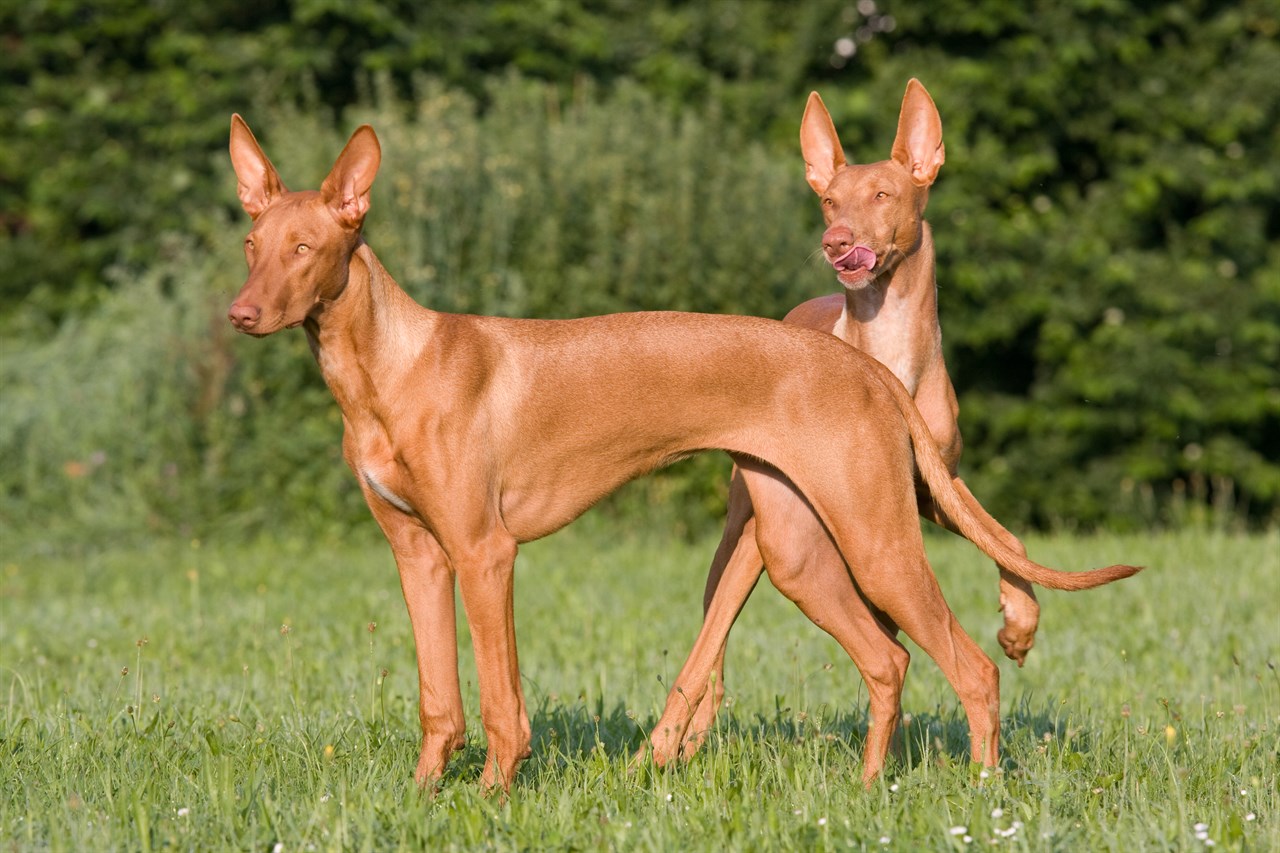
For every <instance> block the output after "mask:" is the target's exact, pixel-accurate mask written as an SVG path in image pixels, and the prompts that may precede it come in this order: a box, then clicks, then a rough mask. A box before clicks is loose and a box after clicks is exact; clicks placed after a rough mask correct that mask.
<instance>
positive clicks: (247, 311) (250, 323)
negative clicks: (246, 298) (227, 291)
mask: <svg viewBox="0 0 1280 853" xmlns="http://www.w3.org/2000/svg"><path fill="white" fill-rule="evenodd" d="M261 317H262V309H261V308H259V307H258V306H256V305H245V304H243V303H240V302H234V303H232V305H231V309H230V310H229V311H227V319H229V320H230V321H231V325H233V326H235V327H236V328H237V329H239V330H240V331H242V332H247V331H248V330H250V329H252V328H253V327H254V326H256V325H258V320H259V319H260V318H261Z"/></svg>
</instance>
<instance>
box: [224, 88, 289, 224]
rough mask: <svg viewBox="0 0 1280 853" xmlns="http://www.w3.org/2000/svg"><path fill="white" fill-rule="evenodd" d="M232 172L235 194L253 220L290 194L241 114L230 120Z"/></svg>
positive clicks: (234, 115)
mask: <svg viewBox="0 0 1280 853" xmlns="http://www.w3.org/2000/svg"><path fill="white" fill-rule="evenodd" d="M231 168H233V169H235V172H236V192H237V194H238V195H239V196H240V204H241V205H242V206H243V207H244V212H245V213H247V214H249V217H250V218H251V219H257V218H258V217H259V216H261V215H262V212H263V211H264V210H266V209H267V208H268V207H270V206H271V203H272V202H273V201H275V200H276V199H277V198H279V197H280V196H282V195H284V194H285V193H286V192H288V190H286V189H285V186H284V182H282V181H281V180H280V174H279V173H278V172H277V171H276V167H275V166H273V165H271V161H270V160H268V159H267V155H266V154H263V153H262V146H261V145H259V144H258V140H257V139H255V138H254V137H253V131H251V130H250V129H249V125H247V124H245V121H244V119H242V118H240V114H239V113H236V114H233V115H232V116H231Z"/></svg>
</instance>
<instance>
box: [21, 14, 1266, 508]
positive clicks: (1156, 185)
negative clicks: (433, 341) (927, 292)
mask: <svg viewBox="0 0 1280 853" xmlns="http://www.w3.org/2000/svg"><path fill="white" fill-rule="evenodd" d="M0 47H2V48H3V49H0V269H3V270H4V272H5V275H4V276H3V277H0V329H2V330H3V349H0V378H2V379H3V387H4V389H5V390H4V394H5V401H4V405H3V406H0V410H3V412H2V413H0V514H3V515H4V516H12V519H13V520H14V521H15V522H17V521H32V520H35V519H39V518H40V517H41V514H42V513H44V512H47V511H51V510H52V509H53V508H55V507H64V506H66V505H67V504H68V502H70V503H71V504H73V505H76V506H81V507H83V508H84V512H83V513H82V514H81V515H78V516H76V517H77V518H80V519H81V520H84V519H86V518H89V517H90V516H91V515H92V512H93V511H96V510H93V509H92V508H93V507H98V508H100V507H101V506H103V505H104V502H115V503H113V504H112V505H116V504H117V503H118V504H119V505H121V506H124V507H137V506H143V507H144V509H143V510H140V511H129V510H126V511H122V512H121V513H120V519H123V520H120V521H118V522H115V521H113V522H112V524H115V525H117V526H121V525H125V526H127V524H128V523H129V522H128V519H129V518H131V517H135V516H137V515H139V514H142V515H145V516H146V521H147V523H148V524H150V525H151V526H159V527H170V526H174V525H187V524H191V523H194V522H193V520H194V519H207V518H214V517H217V516H219V515H220V514H226V513H241V512H245V511H248V508H249V507H252V506H257V505H260V503H261V501H260V498H261V495H262V494H263V493H264V492H265V491H270V492H271V493H273V494H278V495H281V496H282V497H281V500H282V501H283V502H284V504H285V506H284V507H282V509H283V511H285V512H286V513H287V514H289V515H290V516H291V517H293V518H301V519H304V520H305V519H306V518H307V517H308V516H309V515H312V514H313V508H314V514H320V513H321V511H322V510H323V512H325V513H330V514H331V513H335V512H336V513H338V514H343V513H346V512H348V511H349V512H350V514H351V517H360V510H359V507H358V500H356V499H355V496H354V494H353V493H352V492H351V491H350V487H349V485H343V483H345V482H346V481H345V480H344V479H343V476H342V475H341V471H339V470H337V467H338V461H337V458H336V451H335V446H336V445H335V440H336V439H335V429H336V426H337V425H336V423H335V422H333V421H332V418H331V406H329V404H328V403H327V401H326V400H325V398H324V393H323V388H322V387H321V386H319V384H318V382H317V381H316V380H315V377H314V372H308V370H309V366H308V365H306V364H305V361H306V355H305V347H304V346H302V345H301V344H300V343H299V342H297V341H293V342H291V343H280V342H277V341H273V342H270V343H266V344H262V345H259V346H257V347H256V348H255V347H250V348H246V347H244V346H241V344H243V343H244V342H240V341H231V340H229V339H228V338H227V337H226V332H225V329H224V328H222V325H221V321H220V318H219V314H220V311H221V310H222V308H221V307H220V306H221V304H222V302H224V301H225V297H226V295H227V290H228V289H234V287H235V286H236V278H237V276H238V275H239V269H238V268H236V267H235V264H237V263H238V261H237V260H236V258H235V255H234V246H235V237H234V235H235V234H236V233H237V229H239V228H240V224H239V220H240V213H239V211H238V208H237V207H236V205H235V199H234V192H233V186H232V185H231V184H230V183H229V180H228V168H227V163H226V155H225V145H226V132H227V130H226V129H227V117H228V115H229V114H230V113H231V112H232V111H240V112H243V113H245V114H246V115H248V116H250V119H251V122H252V123H254V125H255V128H261V129H263V131H264V133H265V135H266V137H267V141H268V145H269V148H272V150H273V151H279V152H280V154H279V158H280V162H281V163H282V164H284V167H285V170H286V177H288V176H289V175H293V174H296V175H297V178H296V180H297V181H299V182H303V181H311V180H315V179H317V178H318V174H315V173H317V172H319V171H320V170H323V169H324V168H325V167H326V166H327V164H328V161H329V160H330V159H331V157H332V156H333V152H334V151H335V150H336V147H335V146H338V145H340V144H341V141H342V138H343V136H344V131H347V130H350V128H351V127H352V126H353V125H354V123H355V122H357V121H361V120H368V119H371V118H372V119H374V120H376V122H377V123H378V125H379V131H380V133H383V132H385V133H386V134H389V135H390V138H391V139H393V140H394V142H395V147H391V146H389V147H388V161H387V169H386V170H385V174H384V176H383V178H382V179H381V181H380V186H379V188H378V192H379V193H381V195H380V196H379V197H378V199H377V205H378V206H376V207H375V227H378V228H381V229H382V233H381V242H380V243H379V245H380V247H381V250H382V251H383V253H384V255H385V256H386V258H385V259H386V260H387V262H388V265H389V266H391V267H392V268H393V269H395V270H396V271H397V273H398V274H399V275H400V277H401V278H402V280H404V281H405V282H406V285H407V286H409V287H410V288H411V289H413V290H414V292H415V295H417V296H418V298H420V299H422V300H424V301H426V302H428V303H431V304H435V305H436V307H442V308H449V309H454V310H485V311H505V312H508V313H521V314H529V315H540V316H548V315H553V316H566V315H570V314H583V313H592V312H595V311H600V310H626V309H630V308H639V307H664V306H666V307H680V308H693V309H698V310H714V311H742V312H751V313H763V314H771V315H774V316H780V315H781V314H783V313H784V312H785V311H786V310H787V309H788V308H789V307H790V306H791V305H792V304H794V303H795V302H797V301H799V300H801V299H804V298H807V297H809V296H812V295H816V294H818V293H822V292H826V291H829V290H831V289H832V288H833V287H834V286H835V283H834V282H833V281H830V280H829V278H828V277H827V276H825V275H824V274H823V273H822V271H821V270H820V269H819V266H820V265H818V264H814V263H809V262H807V261H806V258H807V257H808V255H809V254H810V253H811V252H812V250H813V248H814V247H815V246H816V237H817V235H818V233H819V231H820V218H819V215H818V210H817V206H816V204H815V203H814V202H813V200H812V197H811V195H810V194H809V191H808V189H807V187H806V186H804V183H803V180H802V172H801V168H800V161H799V152H798V146H797V144H796V130H797V127H798V124H799V117H800V113H801V111H802V110H803V104H804V98H805V96H806V95H807V93H808V91H809V90H810V89H814V88H816V89H819V90H820V91H821V92H822V94H823V97H824V99H825V100H826V102H827V105H828V107H829V108H830V109H831V111H832V114H833V116H834V118H835V121H836V124H837V127H838V128H839V129H840V131H841V134H842V138H843V140H844V142H845V146H846V150H847V152H848V154H849V156H850V158H852V159H861V160H869V159H881V158H883V157H885V156H886V155H887V153H888V147H889V143H890V141H891V139H892V136H893V127H894V121H895V119H896V114H897V105H898V103H899V101H900V99H901V96H902V91H903V87H904V85H905V83H906V80H907V79H908V78H910V77H912V76H914V77H919V78H920V79H921V80H923V81H924V83H925V84H926V86H927V87H928V88H929V90H930V92H931V93H932V94H933V96H934V99H935V100H936V102H937V104H938V107H939V109H940V111H941V114H942V118H943V126H944V133H945V139H946V145H947V162H946V165H945V166H944V168H943V171H942V174H941V177H940V179H939V182H938V184H937V186H936V188H935V190H934V193H933V198H932V200H931V203H930V208H929V218H930V220H931V222H932V223H933V225H934V231H935V235H936V237H937V246H938V269H939V276H938V278H939V287H940V312H941V316H942V323H943V329H944V340H945V345H946V346H947V357H948V364H949V366H950V368H951V372H952V376H953V378H954V380H955V383H956V386H957V389H958V390H959V392H960V396H961V405H962V413H961V426H962V429H963V431H964V434H965V438H966V445H967V449H966V455H965V468H966V470H965V475H966V478H967V479H968V480H969V481H970V483H971V484H972V485H973V486H974V488H975V491H976V492H977V493H978V495H979V496H980V497H981V498H982V499H983V500H984V502H985V503H986V504H987V506H988V507H989V508H990V509H992V510H993V511H994V512H995V513H996V514H998V515H999V516H1000V517H1001V518H1002V519H1005V520H1006V521H1008V522H1010V523H1032V524H1037V525H1044V526H1062V525H1067V526H1072V525H1080V526H1087V527H1092V526H1097V525H1103V524H1107V525H1112V526H1121V525H1141V524H1152V523H1166V524H1169V523H1172V524H1178V523H1183V522H1186V521H1198V520H1205V519H1212V520H1246V521H1250V522H1253V523H1272V522H1274V521H1275V519H1276V517H1277V512H1278V511H1280V460H1278V457H1277V453H1276V448H1277V447H1280V155H1278V154H1277V152H1280V87H1277V86H1276V84H1275V81H1276V80H1277V79H1280V11H1278V10H1277V8H1276V6H1275V4H1274V2H1271V0H1238V2H1207V1H1206V0H1182V2H1175V3H1146V2H1120V1H1119V0H1069V2H1058V3H1051V2H1034V3H1026V4H1011V3H1005V2H996V0H964V2H961V0H931V2H927V3H905V2H889V0H874V2H872V0H853V2H846V0H816V2H805V3H794V2H789V0H770V1H769V2H765V0H759V1H758V2H709V3H684V2H676V1H675V0H655V2H644V0H488V2H465V3H464V2H457V3H436V2H433V3H420V2H409V0H396V1H395V2H392V1H391V0H370V2H360V3H350V2H341V0H294V2H284V0H259V2H256V3H252V4H246V3H241V2H229V0H206V2H201V3H185V2H177V0H99V2H95V3H84V2H68V0H34V2H27V3H8V4H4V5H3V6H2V7H0ZM442 147H443V148H447V149H448V150H442ZM397 152H399V153H397ZM397 158H400V159H397ZM517 158H518V162H517ZM577 164H581V168H578V167H577ZM295 170H296V171H295ZM307 170H311V171H307ZM378 210H382V211H387V212H386V214H385V216H386V218H384V219H382V220H380V221H379V220H377V218H376V217H377V216H378V215H379V214H378V213H377V211H378ZM747 219H749V220H750V221H749V222H746V220H747ZM744 222H745V224H744ZM735 234H737V235H738V237H737V239H738V240H740V241H742V245H743V248H742V249H741V250H738V247H737V246H736V245H735V236H734V235H735ZM193 287H205V288H207V289H205V290H202V291H199V293H200V294H201V295H200V296H199V297H198V298H197V297H195V296H193V295H192V290H191V289H192V288H193ZM215 290H216V291H217V293H216V294H214V291H215ZM148 315H150V316H151V317H161V316H162V317H166V318H168V320H169V326H170V327H169V328H165V327H163V324H158V323H156V322H154V321H152V322H148ZM59 382H60V383H62V384H61V385H58V386H57V387H56V390H55V384H56V383H59ZM139 386H141V387H139ZM88 401H92V406H93V417H92V418H90V419H86V418H85V415H84V413H85V410H86V406H87V405H88ZM281 410H282V411H286V412H293V413H294V414H293V415H292V417H293V419H294V420H295V421H296V420H297V418H298V417H299V416H300V417H301V418H302V423H303V426H301V427H297V428H294V429H292V430H290V429H288V428H284V429H283V430H282V429H281V422H280V421H279V420H278V419H277V418H278V417H283V415H278V412H279V411H281ZM139 429H144V430H146V432H147V435H148V436H149V442H139V441H138V440H137V434H138V430H139ZM282 432H283V434H284V436H285V437H286V438H287V439H288V440H287V441H286V440H285V439H284V438H281V437H280V436H281V434H282ZM249 447H256V448H258V452H250V451H249V450H248V448H249ZM148 448H149V449H148ZM325 448H327V449H325ZM86 460H88V461H86ZM95 460H96V461H95ZM103 460H106V461H103ZM126 460H128V461H127V462H126ZM113 466H116V470H114V471H113V473H112V476H111V477H110V478H108V477H106V476H105V475H102V476H99V477H98V479H95V476H96V475H95V474H94V472H99V471H108V470H110V469H112V468H113ZM335 471H336V473H335ZM175 472H177V473H175ZM721 476H722V474H721V471H720V470H719V467H718V466H715V465H711V466H707V465H704V466H701V467H695V468H689V469H684V470H683V471H681V472H680V473H678V474H676V475H675V476H674V477H669V478H667V479H666V480H664V481H660V482H659V483H657V484H655V485H654V486H652V492H653V494H655V495H659V496H660V497H659V498H655V499H653V500H654V501H656V502H658V503H667V504H678V505H681V506H694V507H696V508H697V509H696V511H697V512H701V513H704V514H705V515H714V511H715V509H716V508H717V501H718V499H719V498H718V495H720V494H721V492H720V491H719V489H720V488H721V486H720V480H721ZM77 502H79V503H77ZM707 507H709V508H710V510H711V511H710V512H706V509H705V508H707ZM131 513H132V514H131Z"/></svg>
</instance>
